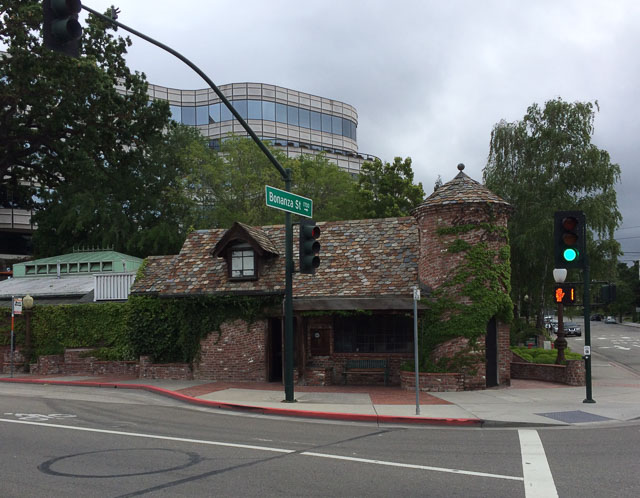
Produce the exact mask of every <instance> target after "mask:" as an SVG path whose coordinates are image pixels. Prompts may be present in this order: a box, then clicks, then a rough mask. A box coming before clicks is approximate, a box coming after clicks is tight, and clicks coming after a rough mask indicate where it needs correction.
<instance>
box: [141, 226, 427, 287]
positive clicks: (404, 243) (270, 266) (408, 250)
mask: <svg viewBox="0 0 640 498" xmlns="http://www.w3.org/2000/svg"><path fill="white" fill-rule="evenodd" d="M318 226H319V227H320V229H321V231H322V232H321V236H320V239H319V242H320V243H321V245H322V249H321V253H320V257H321V261H322V262H321V264H320V268H319V269H318V270H317V271H316V274H315V275H304V274H299V273H295V274H294V276H293V292H294V296H295V297H296V299H298V298H323V297H324V298H335V297H342V298H349V297H351V298H380V297H395V296H403V297H406V296H411V292H412V287H413V286H414V285H416V284H417V282H418V252H419V246H418V228H417V224H416V221H415V219H414V218H412V217H405V218H386V219H376V220H350V221H334V222H325V223H318ZM225 232H226V231H225V230H222V229H212V230H198V231H195V232H192V233H191V234H189V236H188V237H187V240H186V241H185V243H184V245H183V247H182V250H181V251H180V254H178V255H176V256H163V257H150V258H148V260H147V264H146V267H145V269H144V274H143V276H142V277H140V278H138V279H137V280H136V282H135V284H134V286H133V288H132V293H134V294H154V295H160V296H167V297H169V296H174V297H178V296H188V295H203V294H263V295H264V294H284V290H285V258H284V256H283V255H284V254H285V247H284V240H285V229H284V226H283V225H273V226H263V227H258V228H256V227H254V230H252V231H251V233H253V234H259V235H260V236H264V237H266V239H267V240H268V241H270V243H271V244H273V246H272V249H273V251H272V252H273V253H275V254H279V255H280V256H276V257H271V258H268V259H266V260H265V262H264V267H263V269H262V270H261V274H260V278H259V279H258V280H249V281H233V280H229V278H228V272H227V266H226V265H227V262H226V260H225V259H223V258H219V257H215V256H213V255H212V250H213V249H214V248H215V247H216V245H217V244H218V242H219V241H220V240H221V239H222V238H223V237H224V235H225ZM293 246H294V261H295V262H296V266H297V252H298V251H297V249H298V243H297V231H296V233H294V241H293Z"/></svg>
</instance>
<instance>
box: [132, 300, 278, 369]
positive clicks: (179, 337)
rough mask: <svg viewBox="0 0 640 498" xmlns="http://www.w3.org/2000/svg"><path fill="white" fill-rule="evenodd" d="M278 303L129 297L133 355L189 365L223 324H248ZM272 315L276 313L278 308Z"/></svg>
mask: <svg viewBox="0 0 640 498" xmlns="http://www.w3.org/2000/svg"><path fill="white" fill-rule="evenodd" d="M281 300H282V298H281V297H280V296H277V297H249V296H200V297H189V298H182V299H159V298H156V297H148V296H131V297H130V298H129V301H128V304H129V315H128V327H129V332H130V334H131V344H132V347H133V352H134V354H135V355H136V356H139V355H141V354H148V355H151V356H153V358H154V361H156V362H159V363H165V362H187V363H189V362H191V361H193V360H194V359H196V358H197V356H198V354H199V352H200V340H201V339H203V338H205V337H206V336H207V335H209V334H210V333H219V330H220V325H221V324H222V323H224V322H226V321H232V320H236V319H241V320H244V321H246V322H247V324H251V323H252V322H254V321H256V320H258V319H260V318H261V317H264V316H266V315H265V311H267V310H270V309H272V308H273V307H274V306H275V305H277V304H278V303H280V302H281ZM275 313H276V314H278V310H277V308H276V309H275Z"/></svg>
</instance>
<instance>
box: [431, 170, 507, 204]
mask: <svg viewBox="0 0 640 498" xmlns="http://www.w3.org/2000/svg"><path fill="white" fill-rule="evenodd" d="M458 170H459V171H460V172H459V173H458V174H457V175H456V176H455V177H454V179H453V180H451V181H450V182H447V183H445V184H444V185H441V186H440V187H439V188H438V189H437V190H436V191H434V192H433V194H431V195H430V196H429V197H427V198H426V199H425V200H424V202H423V203H422V204H420V206H419V208H420V207H424V206H436V205H443V204H463V203H465V204H468V203H477V202H481V203H492V204H504V205H507V206H508V205H509V203H508V202H507V201H505V200H504V199H502V198H500V197H499V196H497V195H496V194H494V193H493V192H491V190H489V189H488V188H487V187H485V186H484V185H482V184H481V183H478V182H477V181H475V180H474V179H472V178H470V177H469V176H467V175H466V174H465V173H463V170H464V164H459V165H458Z"/></svg>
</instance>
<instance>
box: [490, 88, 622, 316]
mask: <svg viewBox="0 0 640 498" xmlns="http://www.w3.org/2000/svg"><path fill="white" fill-rule="evenodd" d="M594 108H595V109H598V104H597V102H594V103H591V102H575V103H569V102H565V101H563V100H562V99H560V98H558V99H555V100H550V101H548V102H546V104H545V106H544V108H541V107H540V106H538V105H537V104H533V105H532V106H530V107H529V108H528V110H527V113H526V114H525V116H524V118H523V120H522V121H516V122H514V123H507V122H505V121H501V122H499V123H498V124H496V125H495V126H494V128H493V130H492V132H491V140H490V145H489V158H488V161H487V165H486V167H485V169H484V182H485V184H486V186H487V187H488V188H489V189H491V190H492V191H493V192H495V193H496V194H498V195H500V196H501V197H502V198H504V199H505V200H506V201H508V202H510V203H511V205H512V206H513V208H514V211H513V214H512V216H511V218H510V220H509V237H510V244H511V262H512V272H511V275H512V292H513V295H512V297H513V301H514V302H515V303H523V301H524V297H525V296H528V297H529V300H530V302H531V303H532V305H533V306H534V307H535V309H536V311H537V313H536V314H537V317H538V321H539V323H538V324H539V325H540V326H541V325H542V312H543V310H544V306H545V303H548V302H549V301H550V299H549V298H550V296H551V286H552V284H553V278H552V275H551V273H552V270H553V239H552V236H553V235H552V232H553V213H554V211H559V210H582V211H584V212H585V215H586V220H587V225H588V228H589V234H588V237H589V238H590V239H591V240H590V242H589V246H588V253H589V257H590V263H591V267H592V269H593V270H594V271H593V272H592V276H595V275H597V274H598V272H600V271H602V272H603V271H605V269H606V268H612V266H613V265H615V260H616V257H617V254H618V253H619V245H618V244H617V243H616V242H615V241H614V240H613V232H614V230H615V228H616V227H617V226H618V225H619V223H620V221H621V215H620V213H619V211H618V207H617V199H616V191H615V184H616V182H618V181H619V179H620V167H619V166H618V165H617V164H613V163H611V160H610V157H609V154H608V153H607V151H605V150H602V149H599V148H598V147H597V146H596V145H594V144H593V143H591V138H592V136H593V131H594V118H595V111H594ZM594 236H597V237H598V238H599V239H600V241H598V242H596V241H595V240H594ZM574 271H575V270H574ZM574 277H575V278H574ZM574 277H571V276H570V279H573V280H577V275H574Z"/></svg>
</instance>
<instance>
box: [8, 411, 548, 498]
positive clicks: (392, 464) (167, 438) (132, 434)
mask: <svg viewBox="0 0 640 498" xmlns="http://www.w3.org/2000/svg"><path fill="white" fill-rule="evenodd" d="M0 422H8V423H11V424H25V425H37V426H40V427H51V428H54V429H68V430H73V431H82V432H96V433H99V434H113V435H116V436H127V437H140V438H146V439H160V440H165V441H178V442H183V443H192V444H206V445H210V446H224V447H228V448H240V449H249V450H259V451H270V452H275V453H284V454H291V453H298V454H299V455H303V456H311V457H318V458H329V459H333V460H346V461H351V462H358V463H368V464H373V465H383V466H386V467H399V468H405V469H417V470H430V471H433V472H446V473H450V474H459V475H468V476H475V477H490V478H493V479H504V480H510V481H524V480H525V479H523V478H522V477H518V476H507V475H501V474H488V473H485V472H474V471H469V470H460V469H447V468H443V467H430V466H428V465H414V464H409V463H400V462H390V461H386V460H372V459H368V458H356V457H348V456H342V455H331V454H328V453H315V452H312V451H301V452H297V451H296V450H288V449H285V448H271V447H268V446H254V445H250V444H239V443H225V442H221V441H208V440H205V439H191V438H183V437H172V436H160V435H157V434H141V433H136V432H124V431H112V430H107V429H92V428H89V427H74V426H72V425H59V424H43V423H41V422H29V421H25V420H10V419H3V418H0ZM532 432H535V431H532ZM554 489H555V488H554ZM531 496H536V495H531ZM527 497H529V495H527Z"/></svg>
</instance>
